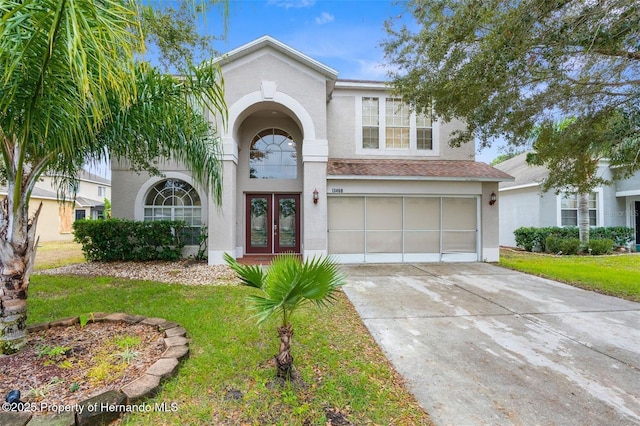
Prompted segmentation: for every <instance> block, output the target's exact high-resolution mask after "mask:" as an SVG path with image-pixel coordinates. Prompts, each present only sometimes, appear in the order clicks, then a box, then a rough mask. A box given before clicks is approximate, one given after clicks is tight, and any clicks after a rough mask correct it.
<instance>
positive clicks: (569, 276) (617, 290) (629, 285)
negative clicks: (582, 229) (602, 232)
mask: <svg viewBox="0 0 640 426" xmlns="http://www.w3.org/2000/svg"><path fill="white" fill-rule="evenodd" d="M499 265H500V266H504V267H506V268H510V269H515V270H517V271H521V272H526V273H528V274H532V275H537V276H540V277H544V278H549V279H552V280H557V281H561V282H564V283H567V284H571V285H574V286H577V287H581V288H584V289H587V290H592V291H597V292H599V293H604V294H608V295H611V296H616V297H621V298H624V299H627V300H631V301H634V302H640V254H636V253H633V254H621V255H610V256H555V255H551V254H540V253H529V252H524V251H517V250H511V249H502V250H501V251H500V263H499Z"/></svg>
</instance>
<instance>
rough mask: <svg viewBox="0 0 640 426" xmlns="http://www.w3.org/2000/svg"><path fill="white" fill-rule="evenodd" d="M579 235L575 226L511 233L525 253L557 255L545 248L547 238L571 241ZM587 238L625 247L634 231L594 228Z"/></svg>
mask: <svg viewBox="0 0 640 426" xmlns="http://www.w3.org/2000/svg"><path fill="white" fill-rule="evenodd" d="M579 234H580V231H579V229H578V227H577V226H563V227H560V226H552V227H546V228H535V227H522V228H518V229H516V230H515V231H514V232H513V235H514V236H515V239H516V245H517V246H518V247H521V248H523V249H525V250H527V251H536V250H540V251H545V252H550V253H552V252H556V253H557V251H556V250H551V249H550V248H548V247H546V244H547V238H548V237H549V236H553V237H557V238H560V239H568V238H571V239H573V238H579ZM589 236H590V239H610V240H612V241H613V243H614V244H615V246H626V245H628V244H629V243H630V242H631V241H633V239H634V238H635V230H634V229H633V228H627V227H624V226H610V227H598V228H595V227H594V228H591V229H590V231H589ZM558 251H559V250H558ZM563 252H564V250H563Z"/></svg>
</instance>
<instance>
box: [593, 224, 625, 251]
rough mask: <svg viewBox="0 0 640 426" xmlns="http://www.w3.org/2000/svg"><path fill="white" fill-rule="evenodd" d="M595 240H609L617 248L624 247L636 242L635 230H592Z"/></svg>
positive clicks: (601, 228) (612, 228)
mask: <svg viewBox="0 0 640 426" xmlns="http://www.w3.org/2000/svg"><path fill="white" fill-rule="evenodd" d="M590 234H591V237H592V238H593V239H609V240H612V241H613V244H614V246H615V247H624V246H627V245H629V243H631V242H632V241H634V240H635V230H634V229H633V228H628V227H626V226H608V227H600V228H591V233H590Z"/></svg>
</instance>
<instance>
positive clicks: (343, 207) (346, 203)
mask: <svg viewBox="0 0 640 426" xmlns="http://www.w3.org/2000/svg"><path fill="white" fill-rule="evenodd" d="M327 214H328V216H329V217H328V219H329V220H328V225H329V229H330V230H362V231H364V197H335V198H330V199H329V202H328V205H327Z"/></svg>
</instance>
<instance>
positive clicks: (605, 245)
mask: <svg viewBox="0 0 640 426" xmlns="http://www.w3.org/2000/svg"><path fill="white" fill-rule="evenodd" d="M589 250H591V254H593V255H599V254H611V253H613V240H612V239H609V238H601V239H596V238H594V239H593V240H592V239H590V240H589Z"/></svg>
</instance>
